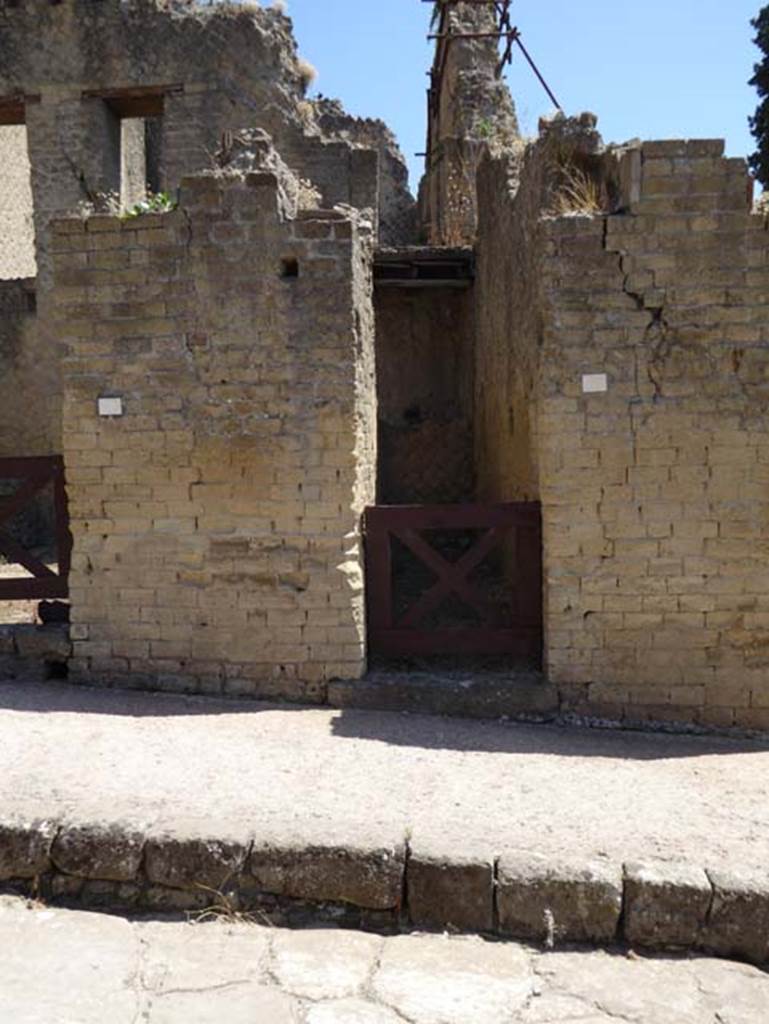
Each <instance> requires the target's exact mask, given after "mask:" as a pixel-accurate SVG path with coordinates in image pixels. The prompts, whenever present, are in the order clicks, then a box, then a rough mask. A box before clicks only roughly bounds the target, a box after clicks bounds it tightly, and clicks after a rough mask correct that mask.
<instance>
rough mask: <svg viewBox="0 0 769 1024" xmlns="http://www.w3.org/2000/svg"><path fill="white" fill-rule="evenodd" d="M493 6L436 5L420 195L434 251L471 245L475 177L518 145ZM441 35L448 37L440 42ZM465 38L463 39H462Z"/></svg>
mask: <svg viewBox="0 0 769 1024" xmlns="http://www.w3.org/2000/svg"><path fill="white" fill-rule="evenodd" d="M497 28H498V25H497V12H496V10H495V9H494V7H493V5H492V4H477V3H463V2H462V0H459V2H456V3H453V2H452V3H443V4H442V5H441V10H440V14H439V17H438V20H437V22H436V24H435V26H434V31H435V32H436V34H438V35H439V36H440V37H441V38H440V39H439V40H438V42H437V44H436V50H435V59H434V61H433V67H432V73H431V80H430V82H431V87H430V91H429V99H428V111H427V120H428V130H427V166H426V169H425V177H424V179H423V181H422V187H421V190H420V215H421V222H422V231H423V234H424V236H425V238H426V239H427V241H429V242H431V243H433V244H435V245H467V244H472V242H473V241H474V240H475V238H476V227H477V209H476V187H475V178H476V173H477V169H478V166H479V164H480V162H481V160H482V159H483V157H484V156H485V154H486V153H489V152H491V153H494V154H501V153H502V152H504V151H505V150H506V149H508V148H509V147H510V146H511V145H513V144H514V142H515V140H516V139H517V138H518V121H517V118H516V115H515V107H514V105H513V101H512V98H511V96H510V92H509V90H508V88H507V85H506V83H505V81H504V79H503V78H502V77H501V75H500V74H499V73H498V71H499V60H500V54H499V41H498V39H497V37H496V36H492V35H491V33H495V32H496V31H497ZM446 36H453V37H454V38H452V39H450V40H447V39H446V38H444V37H446ZM468 36H469V38H468Z"/></svg>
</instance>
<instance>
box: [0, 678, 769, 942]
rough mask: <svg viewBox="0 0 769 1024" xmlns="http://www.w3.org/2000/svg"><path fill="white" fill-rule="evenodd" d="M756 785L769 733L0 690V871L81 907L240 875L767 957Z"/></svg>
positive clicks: (449, 917)
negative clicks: (606, 727)
mask: <svg viewBox="0 0 769 1024" xmlns="http://www.w3.org/2000/svg"><path fill="white" fill-rule="evenodd" d="M768 796H769V740H734V739H726V738H718V737H693V736H672V735H651V734H642V733H631V732H609V731H596V730H579V729H571V728H563V727H557V726H524V725H520V724H511V723H503V722H499V723H497V722H477V721H476V722H472V721H465V720H461V719H440V718H433V717H428V716H419V715H405V714H395V713H381V712H364V711H351V710H345V711H335V710H331V709H299V708H292V707H286V706H281V707H276V706H270V705H263V704H262V705H260V704H254V703H250V702H235V701H221V700H210V699H204V698H186V697H173V696H166V695H156V694H144V693H122V692H117V691H110V690H103V691H101V690H89V689H85V688H81V687H73V686H68V685H65V684H51V683H42V682H39V681H38V682H36V681H29V682H26V683H19V682H14V683H5V684H0V818H1V819H2V823H4V825H3V824H2V823H0V879H5V880H8V879H19V878H27V879H30V878H31V877H32V876H38V877H39V879H42V880H43V881H44V882H45V880H46V879H48V881H50V882H51V885H52V890H51V891H52V892H53V894H54V895H58V896H60V897H62V898H69V899H71V900H77V899H80V898H81V897H82V902H87V900H86V899H85V897H86V896H88V897H89V898H90V899H91V900H94V899H101V900H102V901H104V902H105V903H109V902H110V900H113V901H114V900H117V901H118V902H120V900H123V901H124V902H125V901H127V902H128V903H131V902H132V901H133V902H134V903H135V904H136V905H137V906H150V907H155V908H158V907H160V908H167V907H168V906H171V905H179V901H178V900H177V901H176V903H174V902H173V901H172V900H166V899H165V897H163V893H164V892H165V893H168V892H175V893H177V894H179V893H184V892H187V893H188V894H189V893H190V892H191V891H192V890H194V889H196V888H197V889H198V890H199V887H200V886H202V885H205V886H209V887H214V888H215V887H217V886H220V885H224V884H225V883H226V884H228V885H229V884H230V883H231V882H232V880H233V879H237V880H238V884H240V886H241V889H243V884H244V883H243V879H244V878H246V877H247V879H248V883H249V884H248V885H246V886H245V889H244V890H243V892H242V893H241V896H244V894H245V896H244V898H246V897H247V898H251V897H252V896H253V894H254V893H255V892H258V893H262V894H263V893H271V894H273V895H275V896H276V897H285V898H289V899H303V900H309V901H311V902H321V901H324V900H325V901H331V902H338V903H342V904H346V905H355V906H358V907H363V908H368V909H369V910H372V911H375V912H377V911H382V912H385V911H386V912H390V911H392V912H395V913H398V914H401V915H403V914H404V913H406V914H408V915H409V919H410V920H411V922H412V923H414V924H416V925H419V926H430V927H438V928H441V927H445V926H448V925H454V926H456V927H457V928H459V929H462V930H472V931H480V932H484V931H492V930H496V931H500V932H502V933H506V934H512V935H515V936H517V937H523V938H550V939H552V938H554V937H555V938H556V939H558V938H560V939H562V940H573V939H575V940H579V939H584V940H588V941H608V940H609V939H610V938H611V937H612V936H613V935H614V934H615V933H616V930H617V927H618V925H619V922H620V915H621V914H623V920H624V921H625V926H626V928H625V935H626V937H627V938H629V939H630V940H631V941H637V942H638V943H641V944H644V943H645V944H648V945H652V946H653V945H667V944H672V945H683V946H699V947H701V948H707V949H712V950H715V951H717V952H719V953H723V954H726V955H736V956H744V957H746V958H748V959H752V960H756V961H758V962H761V961H763V960H765V959H769V870H768V869H767V863H768V862H769V799H768ZM639 862H641V863H639ZM51 880H52V881H51ZM84 881H85V882H87V883H88V884H87V885H86V886H85V887H83V884H82V883H83V882H84ZM241 883H243V884H241ZM232 884H234V883H232ZM109 885H112V887H113V888H112V889H109ZM100 887H101V888H100ZM115 887H118V888H120V887H122V888H120V892H117V890H116V889H115ZM246 890H248V891H247V892H246ZM197 896H200V892H199V891H198V892H197ZM118 897H119V899H118ZM585 901H587V903H588V904H591V907H592V909H591V910H590V912H589V913H587V912H586V911H585V910H584V906H583V904H584V903H585ZM556 911H557V913H555V917H556V920H555V921H554V922H553V920H552V916H553V913H554V912H556ZM548 913H550V917H548ZM687 914H688V918H687V919H686V920H685V921H684V918H686V915H687ZM719 915H720V916H719ZM588 919H589V920H588ZM671 920H672V923H671ZM628 922H631V923H630V925H629V927H630V933H629V932H628ZM665 922H667V924H666V923H665ZM660 928H662V931H661V932H660ZM666 928H667V931H666V930H665V929H666ZM708 929H710V932H709V934H706V933H707V932H708ZM747 932H752V933H754V935H753V937H752V938H751V937H750V935H748V934H745V933H747ZM756 936H757V937H756Z"/></svg>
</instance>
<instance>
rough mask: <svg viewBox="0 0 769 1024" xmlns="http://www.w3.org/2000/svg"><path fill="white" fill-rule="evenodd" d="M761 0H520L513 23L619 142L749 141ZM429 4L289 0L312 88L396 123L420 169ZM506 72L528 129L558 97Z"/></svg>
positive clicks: (564, 96) (560, 83) (730, 145)
mask: <svg viewBox="0 0 769 1024" xmlns="http://www.w3.org/2000/svg"><path fill="white" fill-rule="evenodd" d="M761 5H762V0H697V2H694V0H666V2H663V0H645V2H644V3H629V2H627V0H611V2H608V0H581V2H580V0H553V2H550V3H546V2H543V0H515V2H514V4H513V8H512V10H513V15H514V24H516V25H517V26H518V28H519V29H520V30H521V33H522V38H523V41H524V42H525V43H526V45H527V47H528V49H529V50H530V51H531V53H532V56H533V57H534V59H535V60H536V61H537V63H538V64H539V66H540V67H541V69H542V71H543V73H544V75H545V78H546V79H547V80H548V82H549V83H550V86H551V88H552V89H553V91H554V92H555V95H556V96H557V97H558V99H559V101H560V103H561V105H562V106H563V108H564V110H565V111H566V112H567V113H579V112H580V111H582V110H592V111H593V112H594V113H596V114H597V115H598V118H599V128H600V129H601V131H602V133H603V136H604V138H605V139H606V140H607V141H611V142H620V141H625V140H626V139H631V138H634V137H636V136H638V137H641V138H644V139H652V138H656V139H660V138H680V137H684V138H714V137H718V138H721V137H723V138H726V140H727V152H728V153H729V155H731V156H745V155H746V154H747V153H748V152H750V151H752V148H753V146H752V139H751V136H750V133H749V130H748V126H747V117H748V114H750V113H752V112H753V111H754V109H755V106H756V102H757V100H756V94H755V91H754V90H753V89H751V88H750V87H749V86H748V85H747V80H748V79H749V78H750V76H751V74H752V65H753V62H754V61H755V60H756V59H757V58H758V50H757V49H756V47H755V46H753V44H752V42H751V40H752V37H753V34H754V33H753V30H752V29H751V27H750V19H751V17H754V16H755V15H756V14H757V13H758V10H759V9H760V7H761ZM430 10H431V5H430V4H429V3H423V2H422V0H288V14H289V15H290V16H291V18H292V19H293V22H294V30H295V34H296V36H297V39H298V41H299V48H300V52H301V54H302V56H304V57H306V58H307V59H308V60H309V61H310V62H311V63H312V64H314V65H315V67H316V68H317V69H318V72H319V75H318V79H317V82H316V85H315V89H314V91H315V92H321V93H323V94H324V95H326V96H334V97H338V98H339V99H341V100H342V101H343V103H344V105H345V106H346V108H347V109H348V110H349V111H350V112H351V113H354V114H357V115H360V116H371V117H381V118H382V119H383V120H385V121H386V122H387V123H388V124H389V125H390V127H391V128H392V129H393V130H394V131H395V132H396V134H397V136H398V140H399V142H400V144H401V148H402V149H403V152H404V154H405V155H406V157H407V159H408V161H409V166H410V168H411V171H412V175H411V186H412V189H414V188H415V187H416V184H417V182H416V180H415V178H414V176H415V175H418V174H420V173H421V170H422V161H421V160H419V159H417V158H416V157H415V156H414V154H415V153H416V152H419V151H421V150H423V149H424V125H425V99H424V97H425V90H426V88H427V76H426V74H425V72H426V71H427V69H428V68H429V66H430V60H431V52H432V51H431V47H430V44H428V43H427V41H426V39H425V36H426V34H427V26H428V22H429V16H430ZM508 80H509V83H510V87H511V89H512V92H513V96H514V98H515V101H516V105H517V108H518V116H519V119H520V121H521V127H522V129H523V131H524V132H525V134H534V133H535V132H536V127H537V120H538V118H539V116H540V115H541V114H542V113H546V112H547V111H548V110H549V109H550V106H551V105H550V102H549V100H548V99H547V96H546V95H545V94H544V92H543V91H542V88H541V86H540V85H539V83H538V82H537V81H536V80H535V78H534V76H533V74H532V73H531V72H530V71H529V69H528V68H527V67H526V66H525V65H524V63H523V61H522V59H521V58H516V59H515V62H514V66H513V68H512V69H511V70H510V71H509V72H508Z"/></svg>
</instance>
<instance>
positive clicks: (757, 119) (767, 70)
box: [749, 6, 769, 189]
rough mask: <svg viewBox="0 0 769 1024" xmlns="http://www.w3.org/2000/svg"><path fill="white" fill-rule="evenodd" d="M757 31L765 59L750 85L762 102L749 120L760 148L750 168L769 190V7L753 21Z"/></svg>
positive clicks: (755, 72)
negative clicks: (753, 87)
mask: <svg viewBox="0 0 769 1024" xmlns="http://www.w3.org/2000/svg"><path fill="white" fill-rule="evenodd" d="M751 25H752V26H753V28H754V29H755V30H756V37H755V39H754V42H755V44H756V46H757V47H758V48H759V49H760V50H761V52H762V54H763V59H762V60H761V62H760V63H758V64H755V65H754V67H753V71H754V74H753V77H752V78H751V80H750V83H749V84H750V85H752V86H755V88H756V91H757V92H758V96H759V99H760V100H761V102H760V103H759V104H758V106H757V107H756V112H755V114H754V115H753V117H751V118H750V119H749V121H750V130H751V132H752V133H753V137H754V138H755V140H756V143H757V145H758V148H757V149H756V151H755V153H753V154H752V155H751V157H750V168H751V170H752V171H753V173H754V174H755V176H756V177H757V178H758V180H759V181H760V182H761V184H762V185H763V186H764V188H765V189H769V6H766V7H762V9H761V11H760V12H759V14H758V17H756V18H754V19H753V20H752V21H751Z"/></svg>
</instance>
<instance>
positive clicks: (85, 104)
mask: <svg viewBox="0 0 769 1024" xmlns="http://www.w3.org/2000/svg"><path fill="white" fill-rule="evenodd" d="M306 85H307V82H306V74H305V72H304V71H303V68H302V65H301V63H300V61H299V59H298V56H297V52H296V44H295V41H294V39H293V36H292V32H291V22H290V20H289V19H288V18H287V17H286V16H285V15H283V14H282V13H281V12H280V11H279V10H278V9H277V8H269V9H265V8H260V7H257V6H254V5H252V4H248V5H240V4H228V3H225V4H216V5H207V6H202V5H197V4H190V3H186V2H183V0H146V2H145V0H131V2H128V3H124V2H120V0H100V2H99V3H93V2H92V0H63V2H62V3H58V4H51V3H49V2H48V0H25V2H24V3H23V4H20V5H10V4H5V5H2V6H0V103H2V102H5V103H6V104H7V103H11V102H12V103H13V104H14V105H20V106H21V108H22V109H23V117H24V119H25V121H26V132H27V138H28V151H29V160H28V161H26V160H21V158H20V159H19V161H17V162H16V163H12V165H11V166H12V180H13V181H14V182H15V181H16V178H17V177H19V176H21V177H23V176H24V175H28V174H29V173H30V166H31V192H32V197H33V207H34V238H35V245H36V250H35V253H34V254H32V253H29V252H27V250H28V248H29V241H30V237H31V231H30V228H29V226H26V227H25V228H24V230H22V229H21V227H20V226H19V225H18V224H17V222H16V221H14V222H13V224H12V225H11V226H10V227H9V229H8V230H9V231H10V232H11V234H12V235H13V242H14V245H15V243H16V242H17V241H18V244H19V246H20V248H19V249H15V248H14V250H13V258H12V267H11V265H10V264H9V267H11V269H13V268H15V269H14V270H13V273H14V274H18V273H21V271H22V269H23V267H22V263H23V264H24V266H26V262H31V264H32V266H33V267H34V265H35V263H36V265H37V272H38V288H37V299H38V330H39V346H38V347H37V348H34V349H30V352H29V353H28V356H27V358H28V359H29V360H30V361H36V360H37V359H38V356H39V351H42V352H44V353H45V358H44V361H43V364H41V369H42V368H43V367H44V373H43V378H44V379H42V380H41V384H40V386H39V387H38V386H35V381H33V380H30V381H28V382H27V390H26V397H27V400H28V402H30V403H31V404H32V405H34V406H35V407H38V406H42V405H43V404H45V405H46V407H47V421H48V424H49V428H50V429H49V430H48V434H47V436H46V438H45V445H44V448H45V450H46V451H47V452H59V451H60V450H61V444H62V441H61V367H60V355H61V352H60V348H59V344H58V340H57V338H56V337H55V336H54V334H53V333H52V331H51V324H52V322H53V320H54V317H55V311H54V310H53V309H52V308H51V306H50V302H49V292H50V286H51V267H50V259H49V252H48V235H49V232H48V225H49V223H50V221H51V219H52V218H55V217H59V216H65V215H69V214H71V213H73V212H74V211H76V210H78V209H83V208H87V209H91V210H93V209H96V210H100V209H102V210H103V209H105V208H107V207H108V205H109V201H110V197H114V198H116V199H117V198H121V197H122V200H123V205H124V206H130V205H131V204H132V203H133V202H135V201H136V200H137V199H139V198H141V197H142V195H143V193H144V191H145V187H146V185H147V184H149V185H150V186H151V187H152V188H153V189H154V190H155V191H158V190H165V191H169V192H171V193H174V192H175V190H176V189H177V187H178V185H179V183H180V181H181V179H182V178H183V177H184V175H185V174H188V173H195V172H197V171H201V170H206V169H211V168H214V167H225V166H227V165H228V162H229V159H230V154H231V152H232V150H233V145H234V144H235V143H237V140H238V139H239V137H240V136H241V135H242V134H248V132H250V131H252V130H253V129H254V128H257V127H258V128H260V129H264V130H266V131H268V132H269V133H270V135H271V136H272V137H273V138H274V139H275V141H276V144H277V145H278V148H279V150H280V151H281V153H282V154H283V156H284V158H285V160H286V162H287V163H288V164H289V165H290V166H291V167H292V168H293V169H294V170H295V172H296V174H297V176H299V177H300V178H302V179H309V181H310V182H311V183H312V184H311V185H310V184H308V186H307V187H308V188H312V187H313V186H314V187H316V188H317V190H318V191H319V192H320V194H321V196H322V199H323V204H324V205H325V206H327V207H329V208H330V207H333V206H334V205H337V204H340V203H343V204H347V205H349V206H352V207H355V208H356V209H366V210H368V211H369V217H370V219H371V221H372V223H373V225H374V227H375V229H376V223H377V216H378V207H379V196H380V194H382V195H385V196H388V197H390V198H389V199H388V210H389V209H390V206H391V205H392V203H391V198H392V197H391V193H392V192H393V190H396V189H399V190H400V191H399V192H398V195H399V197H400V200H401V202H402V203H406V202H407V195H408V194H407V191H406V190H405V186H404V184H403V181H402V176H403V174H405V169H404V167H403V164H402V161H401V162H400V163H399V156H398V154H397V150H395V149H393V147H390V148H389V149H388V150H387V153H388V160H387V161H386V162H384V163H381V164H380V161H379V156H378V148H379V147H378V144H377V145H372V146H371V147H367V146H366V145H364V144H363V143H361V142H360V141H356V142H354V141H351V140H349V139H346V138H343V137H341V136H340V135H339V134H338V133H337V134H336V135H334V134H332V135H330V136H329V137H326V136H325V135H324V133H323V131H322V129H321V127H320V124H319V122H318V118H317V117H316V114H315V111H314V107H313V105H312V104H310V103H308V102H305V101H304V99H303V96H304V90H305V88H306ZM142 122H145V124H146V126H150V125H151V126H152V129H153V130H152V133H151V134H146V136H145V146H146V147H147V148H146V149H145V152H144V153H142V152H141V151H140V145H139V144H140V143H141V141H142V138H141V136H142ZM2 131H6V132H7V131H8V129H2ZM13 131H16V129H15V128H14V129H13ZM19 131H21V132H23V131H24V128H23V127H22V128H20V129H19ZM17 134H18V133H17ZM0 152H2V151H1V150H0ZM150 156H151V158H152V159H151V161H150ZM150 162H151V163H152V169H151V170H150V166H149V164H150ZM142 176H144V177H146V179H147V180H146V181H143V180H142ZM396 178H397V181H396V180H395V179H396ZM404 193H405V195H404ZM2 208H3V198H2V190H0V211H2ZM388 218H389V219H388V223H389V224H391V226H392V228H393V230H395V227H394V223H395V222H394V221H393V218H392V216H391V215H390V214H388ZM17 220H18V218H17ZM2 223H3V219H2V217H1V216H0V233H1V232H2V231H3V227H2ZM17 229H18V232H17ZM2 241H3V238H2V235H1V234H0V243H2ZM22 251H23V252H24V253H27V255H26V256H25V257H24V260H21V253H22ZM30 257H31V259H30ZM20 261H21V262H20ZM25 261H26V262H25ZM6 262H7V260H6ZM2 266H3V257H2V256H1V255H0V269H1V268H2ZM6 269H7V270H8V267H7V268H6ZM29 272H30V271H29V270H24V273H25V274H26V273H29ZM31 272H34V271H31ZM9 276H10V271H9ZM6 379H7V380H9V378H6ZM4 390H5V389H4V387H3V385H2V383H0V404H1V403H2V400H3V395H4ZM23 441H24V439H23V437H20V436H19V435H18V433H16V434H12V435H10V436H7V437H4V438H3V441H2V444H3V445H6V446H8V445H10V446H11V447H12V448H13V449H14V451H15V454H19V455H24V454H31V453H32V452H31V451H30V450H28V449H26V448H25V447H24V444H23Z"/></svg>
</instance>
